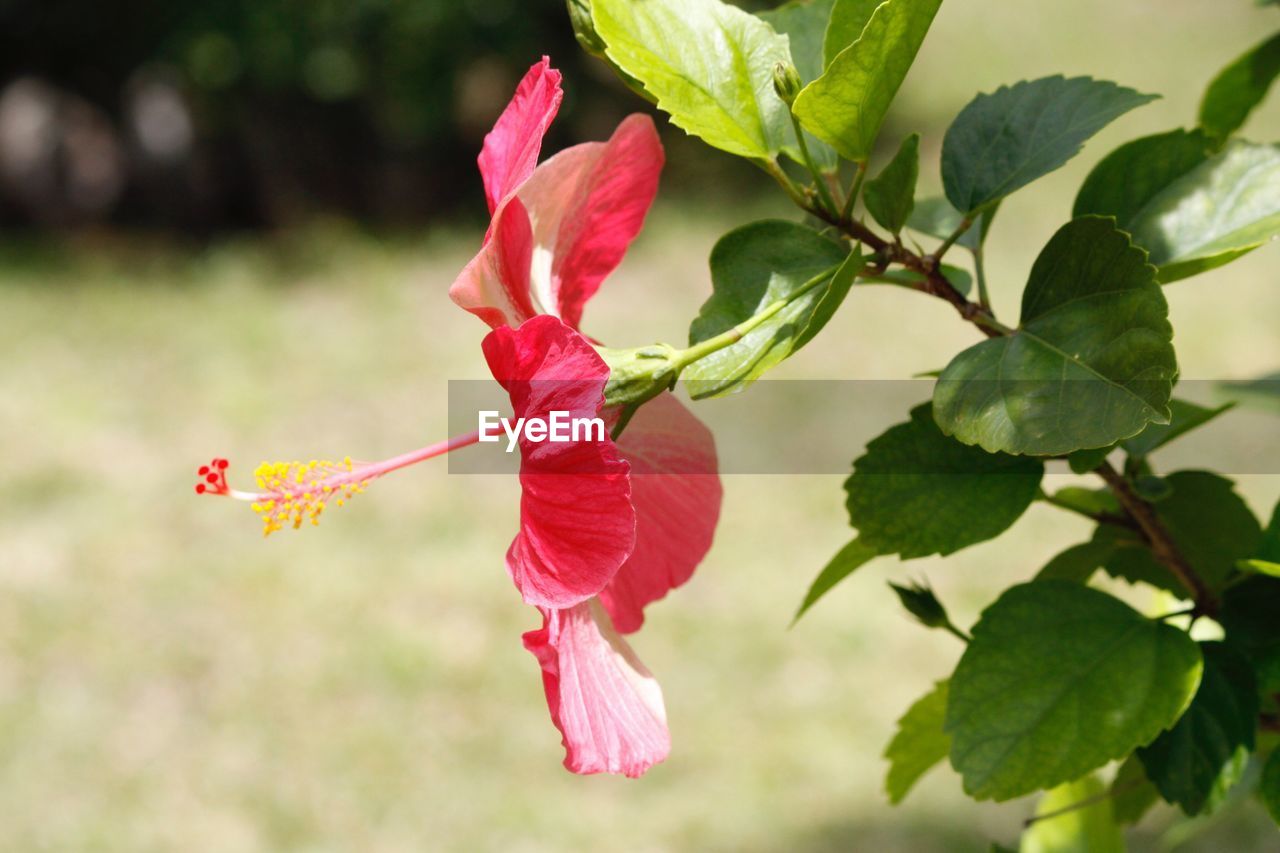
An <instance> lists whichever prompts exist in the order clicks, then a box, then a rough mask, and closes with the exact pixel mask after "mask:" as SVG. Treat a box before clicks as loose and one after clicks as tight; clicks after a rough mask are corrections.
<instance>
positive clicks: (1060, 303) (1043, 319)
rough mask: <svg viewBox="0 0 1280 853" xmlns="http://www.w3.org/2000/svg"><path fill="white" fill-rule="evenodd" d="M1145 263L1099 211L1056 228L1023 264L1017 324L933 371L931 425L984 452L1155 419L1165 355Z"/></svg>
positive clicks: (1032, 446)
mask: <svg viewBox="0 0 1280 853" xmlns="http://www.w3.org/2000/svg"><path fill="white" fill-rule="evenodd" d="M1154 272H1155V270H1153V269H1152V268H1151V267H1150V266H1149V265H1148V264H1147V263H1146V261H1145V255H1144V253H1143V252H1142V250H1140V249H1137V248H1135V247H1134V246H1133V245H1132V244H1130V242H1129V238H1128V236H1127V235H1125V234H1124V233H1123V232H1121V231H1118V230H1116V228H1115V226H1114V224H1113V223H1112V222H1111V221H1110V220H1106V219H1099V218H1096V217H1084V218H1082V219H1075V220H1072V221H1071V222H1069V223H1067V224H1066V225H1064V226H1063V227H1062V228H1061V229H1060V230H1059V231H1058V233H1057V234H1055V235H1054V236H1053V238H1052V239H1051V240H1050V241H1049V243H1048V245H1047V246H1045V248H1044V249H1043V250H1042V251H1041V252H1040V256H1039V257H1038V258H1037V259H1036V262H1035V265H1034V266H1033V267H1032V269H1031V277H1030V280H1029V281H1028V283H1027V287H1026V290H1025V291H1024V292H1023V295H1022V324H1021V326H1020V327H1019V328H1018V329H1017V330H1016V331H1015V332H1014V333H1013V334H1011V335H1006V336H1002V337H998V338H992V339H990V340H987V341H984V342H983V343H980V344H977V345H976V346H973V347H970V348H969V349H967V350H964V351H963V352H961V353H960V354H959V355H958V356H956V357H955V358H954V359H953V360H952V361H951V363H950V364H949V365H947V367H946V369H945V370H943V372H942V376H941V378H939V380H938V383H937V385H936V386H935V389H934V397H933V402H934V415H935V417H936V418H937V419H938V424H939V425H940V426H941V427H942V430H943V432H946V433H948V434H949V435H954V436H955V437H956V438H958V439H959V440H960V441H962V442H964V443H965V444H977V445H979V446H980V447H983V448H985V449H986V450H990V451H993V452H994V451H1004V452H1006V453H1029V454H1045V455H1057V454H1062V453H1070V452H1072V451H1075V450H1082V449H1085V448H1091V447H1105V446H1108V445H1110V444H1112V443H1114V442H1116V441H1118V440H1119V439H1123V438H1128V437H1130V436H1133V435H1136V434H1137V433H1138V432H1140V431H1141V430H1142V429H1143V427H1145V426H1146V425H1147V424H1148V423H1151V422H1156V423H1165V422H1167V421H1168V420H1169V408H1168V405H1169V396H1170V393H1171V392H1172V387H1173V386H1172V380H1173V377H1174V376H1175V375H1176V374H1177V363H1176V360H1175V357H1174V353H1173V344H1172V343H1171V340H1172V336H1173V329H1172V327H1171V326H1170V325H1169V321H1168V319H1167V315H1168V306H1167V304H1166V303H1165V299H1164V294H1163V293H1161V291H1160V287H1159V286H1158V285H1157V284H1156V283H1155V276H1154Z"/></svg>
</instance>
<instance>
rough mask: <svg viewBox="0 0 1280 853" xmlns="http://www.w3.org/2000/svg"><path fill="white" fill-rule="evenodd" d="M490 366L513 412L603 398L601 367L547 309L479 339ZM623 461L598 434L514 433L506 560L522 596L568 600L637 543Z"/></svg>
mask: <svg viewBox="0 0 1280 853" xmlns="http://www.w3.org/2000/svg"><path fill="white" fill-rule="evenodd" d="M483 349H484V354H485V358H486V359H487V360H488V362H489V369H490V371H492V372H493V376H494V378H495V379H497V380H498V382H499V383H500V384H501V385H502V387H503V388H505V389H506V390H507V393H508V394H509V395H510V397H511V405H512V409H513V410H514V413H515V417H517V418H522V417H523V418H534V417H537V418H544V419H545V418H547V417H548V415H549V414H550V412H552V411H563V412H567V413H568V417H569V418H579V417H585V418H592V417H597V416H599V414H600V408H601V406H602V405H603V404H604V385H605V381H606V380H607V379H608V377H609V368H608V366H607V365H606V364H605V363H604V361H603V360H602V359H601V358H600V356H599V355H597V354H596V351H595V350H594V349H593V348H592V347H591V344H589V343H588V342H587V340H586V338H584V337H582V336H581V335H580V334H578V333H577V332H575V331H573V330H572V329H570V328H569V327H568V326H566V325H565V324H564V323H562V322H560V321H559V320H558V319H556V318H555V317H551V316H546V315H544V316H540V317H534V318H533V319H531V320H528V321H526V322H525V323H524V324H523V325H521V326H520V328H519V329H511V328H510V327H506V326H504V327H500V328H497V329H494V330H493V331H492V332H490V333H489V334H488V336H487V337H485V339H484V343H483ZM628 470H629V466H628V465H627V463H626V462H625V461H623V460H622V459H621V458H620V457H619V455H618V449H617V447H615V446H614V444H613V441H612V440H611V439H610V438H609V436H608V435H607V434H606V435H605V436H604V440H603V441H576V442H552V441H543V442H531V441H529V440H528V439H527V438H526V437H525V436H524V434H523V433H522V435H521V441H520V485H521V486H522V487H523V494H522V495H521V498H520V532H519V533H518V534H517V535H516V537H515V539H514V540H513V541H512V543H511V547H510V548H509V549H508V551H507V570H508V571H509V572H510V573H511V579H512V580H513V581H515V585H516V588H517V589H519V590H520V594H521V596H522V597H523V598H524V600H525V601H526V602H528V603H529V604H533V605H537V606H540V607H556V608H563V607H571V606H573V605H575V604H578V603H580V602H582V601H585V600H587V599H588V598H591V597H592V596H594V595H595V594H596V593H598V592H600V590H602V589H603V588H604V586H605V584H607V583H608V582H609V580H610V579H611V578H612V577H613V576H614V574H616V573H617V571H618V568H619V567H620V566H621V565H622V563H623V562H624V561H625V560H626V558H627V556H628V555H629V554H630V553H631V549H632V547H633V546H634V544H635V526H636V516H635V511H634V510H633V509H632V507H631V486H630V482H629V478H628V473H627V472H628Z"/></svg>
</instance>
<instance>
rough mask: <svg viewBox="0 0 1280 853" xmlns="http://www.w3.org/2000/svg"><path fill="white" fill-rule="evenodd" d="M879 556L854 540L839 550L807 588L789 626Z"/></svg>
mask: <svg viewBox="0 0 1280 853" xmlns="http://www.w3.org/2000/svg"><path fill="white" fill-rule="evenodd" d="M878 556H879V554H878V553H877V552H876V551H875V550H874V549H872V548H868V547H867V546H866V545H864V544H863V543H862V542H861V541H860V540H858V539H854V540H853V541H852V542H850V543H849V544H848V545H845V546H844V547H843V548H841V549H840V550H839V551H838V552H837V553H836V555H835V556H834V557H832V558H831V562H829V563H827V565H826V566H824V567H823V569H822V571H821V572H819V573H818V577H817V578H816V579H815V580H814V581H813V584H812V585H811V586H810V587H809V591H808V592H807V593H805V596H804V601H803V602H801V604H800V609H799V610H797V611H796V615H795V616H794V617H793V618H792V620H791V624H792V625H794V624H795V623H797V622H799V621H800V617H801V616H803V615H804V614H805V613H806V612H807V611H808V609H809V608H810V607H813V605H815V604H817V603H818V599H820V598H822V596H824V595H826V594H827V593H828V592H830V591H831V588H832V587H834V586H835V585H836V584H838V583H840V581H842V580H844V579H845V578H847V577H848V576H849V575H851V574H853V573H854V572H855V571H856V570H857V569H860V568H862V566H863V565H865V564H866V563H868V562H870V561H871V560H872V559H873V558H875V557H878Z"/></svg>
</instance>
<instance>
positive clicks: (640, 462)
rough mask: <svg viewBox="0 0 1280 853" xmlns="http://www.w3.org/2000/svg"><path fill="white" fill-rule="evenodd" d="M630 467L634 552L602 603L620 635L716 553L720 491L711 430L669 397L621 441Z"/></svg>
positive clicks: (646, 409) (634, 422)
mask: <svg viewBox="0 0 1280 853" xmlns="http://www.w3.org/2000/svg"><path fill="white" fill-rule="evenodd" d="M618 449H619V450H620V451H621V452H622V458H623V459H626V460H627V461H628V462H630V463H631V503H632V505H633V506H634V507H635V510H636V545H635V550H633V551H632V552H631V556H630V557H628V558H627V561H626V562H625V563H624V564H623V565H622V568H621V569H619V570H618V573H617V575H615V576H614V578H613V580H612V581H610V582H609V585H608V586H607V587H605V588H604V591H603V592H601V593H600V601H601V603H602V604H603V605H604V606H605V608H606V609H607V610H608V611H609V615H611V616H612V617H613V623H614V625H616V626H617V629H618V630H619V631H620V632H622V633H623V634H630V633H631V632H633V631H636V630H638V629H639V628H640V626H641V625H642V624H644V607H645V605H647V604H649V603H650V602H652V601H657V600H658V599H660V598H662V597H663V596H665V595H666V594H667V592H668V591H669V590H672V589H675V588H676V587H678V586H680V585H681V584H683V583H684V582H685V581H687V580H689V578H690V577H692V576H693V570H694V569H695V568H697V566H698V564H699V563H700V562H701V561H702V558H703V557H704V556H706V553H707V551H708V550H709V549H710V548H711V540H712V537H713V535H714V534H715V529H716V522H717V521H718V520H719V518H720V499H721V497H722V495H723V491H722V489H721V486H720V477H719V476H718V475H717V474H716V445H715V439H714V438H713V437H712V435H711V431H710V430H709V429H707V427H706V426H704V425H703V423H702V422H701V421H699V420H698V419H697V418H696V417H694V416H693V413H691V412H690V411H689V410H688V409H687V408H685V407H684V406H683V405H682V404H681V403H680V401H679V400H677V399H676V398H675V396H673V395H672V394H670V393H666V394H662V395H660V396H658V397H655V398H654V399H653V400H651V401H650V402H648V403H646V404H645V405H644V406H642V407H641V408H640V410H639V411H638V412H636V414H635V416H634V417H633V418H632V419H631V422H630V423H629V424H628V425H627V428H626V430H625V431H624V432H623V433H622V438H620V439H619V440H618Z"/></svg>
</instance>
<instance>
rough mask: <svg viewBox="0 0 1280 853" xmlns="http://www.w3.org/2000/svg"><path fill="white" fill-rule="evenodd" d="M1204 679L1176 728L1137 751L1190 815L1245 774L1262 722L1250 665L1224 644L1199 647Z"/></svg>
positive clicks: (1219, 796) (1210, 803) (1215, 800)
mask: <svg viewBox="0 0 1280 853" xmlns="http://www.w3.org/2000/svg"><path fill="white" fill-rule="evenodd" d="M1200 651H1201V654H1202V655H1203V657H1204V677H1203V678H1201V679H1200V687H1199V689H1197V690H1196V695H1195V698H1194V699H1192V700H1191V705H1190V707H1188V708H1187V711H1186V713H1185V714H1183V715H1182V718H1181V719H1180V720H1178V723H1177V725H1175V726H1174V727H1173V728H1172V729H1170V730H1169V731H1167V732H1164V733H1163V734H1161V735H1160V737H1158V738H1156V739H1155V740H1154V741H1153V742H1152V743H1151V745H1150V746H1147V747H1144V748H1142V749H1139V750H1138V758H1139V759H1140V760H1141V761H1142V766H1143V767H1145V768H1146V770H1147V777H1148V778H1149V779H1151V781H1152V782H1153V783H1154V784H1155V786H1156V788H1157V789H1158V790H1159V791H1160V794H1161V795H1162V796H1163V797H1164V798H1165V799H1166V800H1168V801H1169V802H1171V803H1177V804H1178V805H1179V806H1181V807H1182V810H1183V811H1184V812H1186V813H1187V814H1189V815H1196V814H1199V813H1200V812H1202V811H1204V810H1206V809H1208V810H1210V811H1212V810H1213V809H1214V808H1215V807H1216V806H1217V805H1218V804H1219V803H1220V802H1221V801H1222V798H1223V797H1224V796H1225V795H1226V793H1227V791H1229V790H1230V789H1231V787H1232V786H1233V785H1235V783H1236V782H1238V781H1240V776H1241V775H1242V774H1243V773H1244V768H1245V764H1246V763H1247V761H1248V759H1249V753H1250V752H1251V751H1252V750H1253V745H1254V729H1255V727H1256V726H1257V724H1258V687H1257V684H1256V682H1255V680H1254V675H1253V669H1252V668H1251V667H1250V665H1249V662H1248V661H1247V660H1245V659H1244V658H1243V657H1241V656H1240V654H1239V653H1238V652H1235V651H1233V650H1232V649H1231V648H1230V647H1228V646H1226V645H1224V644H1222V643H1201V644H1200Z"/></svg>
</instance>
